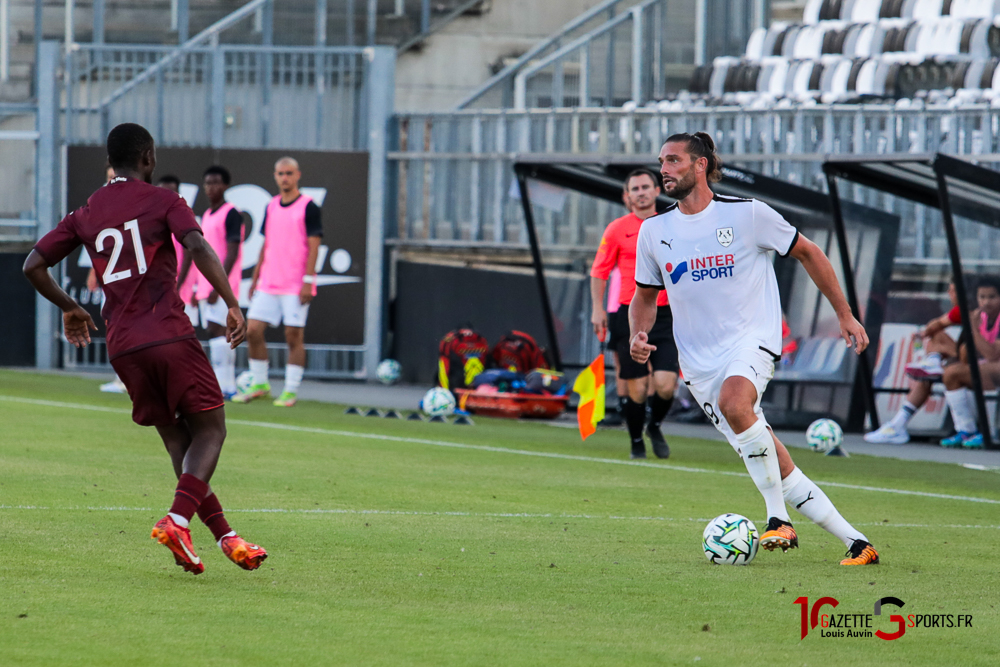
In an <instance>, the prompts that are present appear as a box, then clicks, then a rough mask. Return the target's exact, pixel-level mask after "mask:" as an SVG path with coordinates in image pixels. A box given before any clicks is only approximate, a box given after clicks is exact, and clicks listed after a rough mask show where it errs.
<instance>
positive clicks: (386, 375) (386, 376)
mask: <svg viewBox="0 0 1000 667" xmlns="http://www.w3.org/2000/svg"><path fill="white" fill-rule="evenodd" d="M399 373H400V366H399V362H398V361H396V360H395V359H383V360H382V363H380V364H379V365H378V368H376V369H375V377H377V378H378V381H379V382H381V383H382V384H396V383H397V382H399Z"/></svg>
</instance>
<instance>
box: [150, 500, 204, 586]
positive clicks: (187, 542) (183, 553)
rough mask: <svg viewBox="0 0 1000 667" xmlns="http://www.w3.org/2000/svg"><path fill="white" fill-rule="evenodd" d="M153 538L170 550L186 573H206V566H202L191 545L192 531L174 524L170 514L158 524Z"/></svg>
mask: <svg viewBox="0 0 1000 667" xmlns="http://www.w3.org/2000/svg"><path fill="white" fill-rule="evenodd" d="M151 537H152V538H153V539H154V540H156V541H157V542H159V543H160V544H162V545H164V546H165V547H167V548H168V549H170V551H171V552H172V553H173V554H174V560H175V561H176V562H177V564H178V565H180V566H181V567H183V568H184V571H185V572H190V573H192V574H201V573H202V572H204V571H205V566H204V565H202V564H201V559H200V558H198V554H196V553H195V552H194V545H193V544H191V531H190V530H188V529H187V528H181V527H180V526H178V525H177V524H176V523H174V520H173V519H171V518H170V515H169V514H168V515H167V516H165V517H163V518H162V519H160V520H159V521H157V522H156V525H155V526H153V534H152V535H151Z"/></svg>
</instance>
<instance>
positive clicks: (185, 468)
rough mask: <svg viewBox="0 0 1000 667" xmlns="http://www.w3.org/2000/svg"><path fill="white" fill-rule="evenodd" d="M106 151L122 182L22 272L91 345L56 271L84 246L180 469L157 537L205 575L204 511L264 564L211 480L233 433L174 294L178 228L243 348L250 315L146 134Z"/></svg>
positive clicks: (116, 331)
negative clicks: (198, 527)
mask: <svg viewBox="0 0 1000 667" xmlns="http://www.w3.org/2000/svg"><path fill="white" fill-rule="evenodd" d="M107 148H108V161H109V162H110V164H111V166H112V167H113V168H114V170H115V178H113V179H112V180H111V182H110V183H108V184H107V185H106V186H104V187H102V188H100V189H99V190H97V191H96V192H95V193H94V194H92V195H91V196H90V199H88V200H87V205H86V206H84V207H82V208H79V209H77V210H76V211H73V212H72V213H70V214H69V215H68V216H66V217H65V218H64V219H63V220H62V222H60V223H59V224H58V225H57V226H56V228H55V229H53V230H52V231H51V232H49V233H48V234H46V235H45V236H43V237H42V238H41V239H40V240H39V241H38V243H37V244H36V245H35V247H34V249H33V250H32V251H31V254H29V255H28V259H27V260H26V261H25V263H24V274H25V276H27V278H28V280H29V281H31V284H32V285H33V286H34V287H35V289H36V290H38V292H39V293H40V294H41V295H42V296H44V297H45V298H47V299H48V300H49V301H51V302H52V303H54V304H56V305H57V306H59V308H60V309H61V310H62V311H63V328H64V331H65V334H66V339H67V340H68V341H69V342H70V343H71V344H73V345H75V346H76V347H83V346H85V345H87V344H88V343H90V330H91V329H96V328H97V327H96V326H95V325H94V321H93V320H92V319H91V318H90V315H88V314H87V311H85V310H84V309H83V308H82V307H81V306H80V304H78V303H77V302H76V301H74V300H73V299H72V297H70V296H69V295H68V294H67V293H66V292H65V291H64V290H62V289H61V288H60V287H59V285H58V284H57V283H56V281H55V280H54V279H53V278H52V275H51V274H50V273H49V271H48V269H49V267H51V266H55V265H56V264H58V263H59V262H61V261H62V260H63V259H64V258H65V257H66V256H67V255H69V254H70V252H72V251H73V250H74V249H75V248H77V247H78V246H80V245H84V246H85V247H86V249H87V252H88V253H89V254H90V257H91V259H92V260H93V264H94V268H95V270H96V272H97V275H98V277H99V279H100V281H101V287H102V288H103V290H104V293H105V295H106V296H107V302H106V303H105V305H104V308H103V309H102V311H101V316H102V317H103V318H104V321H105V325H106V328H107V344H108V353H109V356H110V358H111V365H112V366H113V367H114V369H115V371H116V372H117V373H118V376H119V377H121V379H122V381H123V382H124V383H125V387H126V388H127V389H128V394H129V397H130V398H131V399H132V419H133V421H135V422H136V423H137V424H140V425H142V426H155V427H156V430H157V431H158V432H159V434H160V437H161V438H162V439H163V444H164V445H165V446H166V448H167V452H169V454H170V458H171V460H172V461H173V466H174V472H175V473H176V474H177V477H178V483H177V489H176V491H175V493H174V502H173V505H171V507H170V512H169V513H168V514H167V516H165V517H163V518H162V519H161V520H160V521H158V522H157V524H156V526H155V527H154V528H153V534H152V536H153V538H154V539H156V540H157V541H158V542H160V543H161V544H163V545H165V546H166V547H168V548H169V549H170V551H171V552H172V553H173V554H174V559H175V560H176V562H177V564H178V565H180V566H181V567H183V568H184V570H185V571H187V572H192V573H194V574H201V573H202V572H204V571H205V566H204V565H202V562H201V559H200V558H199V557H198V555H197V554H196V553H195V550H194V546H193V545H192V542H191V533H190V531H189V530H188V522H189V521H190V520H191V518H192V517H193V516H194V515H195V513H197V514H198V516H199V518H200V519H201V520H202V521H203V522H204V523H205V525H206V526H208V528H209V529H210V530H211V531H212V534H213V535H214V536H215V539H216V540H217V543H218V545H219V547H220V548H221V549H222V551H223V553H225V555H226V556H227V557H228V558H229V559H230V560H232V561H233V562H234V563H236V564H237V565H239V566H240V567H242V568H243V569H245V570H255V569H257V567H259V566H260V563H261V562H262V561H263V560H264V559H265V558H267V552H266V551H265V550H264V549H262V548H260V547H259V546H257V545H255V544H250V543H248V542H246V541H245V540H243V538H241V537H240V536H239V535H237V534H236V533H235V532H233V531H232V530H231V529H230V527H229V524H228V523H227V521H226V518H225V515H224V514H223V511H222V505H221V504H220V503H219V499H218V498H217V497H216V496H215V493H214V492H213V491H212V489H211V487H209V485H208V483H209V480H210V479H211V477H212V473H213V472H215V466H216V463H218V460H219V454H220V452H221V451H222V443H223V441H224V440H225V438H226V414H225V410H224V408H223V405H224V403H223V399H222V392H221V390H220V389H219V383H218V381H217V380H216V378H215V373H214V371H213V370H212V366H211V365H210V364H209V363H208V359H207V358H206V357H205V353H204V351H203V350H202V349H201V345H200V344H199V343H198V341H197V339H196V338H195V332H194V328H193V327H192V326H191V322H190V320H189V319H188V317H187V315H185V314H184V304H183V303H181V299H180V296H179V295H178V293H177V255H176V253H175V252H174V246H173V243H172V242H171V239H170V236H171V234H173V235H174V236H175V237H176V238H177V239H178V240H179V241H180V242H181V243H182V244H183V245H184V247H185V248H186V249H187V251H188V252H189V253H190V254H191V257H192V259H193V261H194V264H195V266H197V267H198V270H199V271H200V272H201V274H202V275H203V276H204V277H205V278H206V279H207V280H208V281H209V282H210V283H211V284H212V287H214V288H215V290H216V291H217V292H218V293H219V296H220V297H221V298H222V299H223V300H224V301H225V302H226V305H227V306H228V307H229V313H228V316H227V323H226V339H227V340H228V341H229V342H230V345H232V347H234V348H235V347H236V346H238V345H239V344H240V343H241V342H243V339H244V338H245V337H246V321H245V320H244V319H243V314H242V313H241V312H240V308H239V303H238V302H237V300H236V297H235V296H234V295H233V291H232V289H231V288H230V286H229V281H228V278H227V276H226V273H225V271H224V270H223V268H222V264H221V263H220V262H219V258H218V256H216V254H215V252H213V250H212V248H211V246H209V245H208V243H207V242H206V241H205V238H204V236H202V233H201V228H200V227H199V226H198V223H197V222H196V221H195V218H194V213H193V212H192V211H191V208H190V207H189V206H188V205H187V203H186V202H185V201H184V200H183V199H182V198H181V197H179V196H178V195H177V194H176V193H174V192H171V191H170V190H166V189H163V188H157V187H154V186H153V185H151V184H150V183H151V179H152V176H153V170H154V169H155V167H156V152H155V149H154V146H153V138H152V136H150V134H149V132H147V131H146V129H145V128H143V127H142V126H140V125H135V124H133V123H124V124H122V125H119V126H117V127H115V128H114V129H113V130H111V133H110V134H108V144H107Z"/></svg>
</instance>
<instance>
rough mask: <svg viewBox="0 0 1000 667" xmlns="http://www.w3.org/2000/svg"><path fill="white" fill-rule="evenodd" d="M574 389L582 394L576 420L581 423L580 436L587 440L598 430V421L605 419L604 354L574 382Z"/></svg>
mask: <svg viewBox="0 0 1000 667" xmlns="http://www.w3.org/2000/svg"><path fill="white" fill-rule="evenodd" d="M573 391H575V392H576V393H578V394H579V395H580V405H579V407H577V409H576V420H577V423H579V424H580V438H581V439H583V440H586V439H587V438H588V437H589V436H591V435H593V433H594V431H596V430H597V422H599V421H601V420H602V419H604V355H603V354H602V355H600V356H599V357H597V358H596V359H594V360H593V361H592V362H591V363H590V365H589V366H587V367H586V368H584V369H583V372H582V373H580V375H578V376H577V378H576V382H574V383H573Z"/></svg>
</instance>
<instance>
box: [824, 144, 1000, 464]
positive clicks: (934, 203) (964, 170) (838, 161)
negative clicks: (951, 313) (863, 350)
mask: <svg viewBox="0 0 1000 667" xmlns="http://www.w3.org/2000/svg"><path fill="white" fill-rule="evenodd" d="M978 157H979V159H980V160H982V161H985V162H989V161H992V160H996V159H998V156H996V155H994V156H988V155H981V156H978ZM823 171H824V173H825V174H826V178H827V183H828V185H829V193H830V205H831V209H832V211H833V215H834V219H835V221H838V222H837V224H838V225H839V226H843V224H844V223H843V219H844V218H845V217H846V210H847V209H846V208H845V207H844V204H846V203H847V202H845V201H843V199H842V197H841V196H840V190H839V188H838V185H837V179H843V180H846V181H849V182H852V183H857V184H859V185H862V186H865V187H869V188H873V189H875V190H878V191H881V192H885V193H888V194H891V195H893V196H896V197H899V198H902V199H904V200H908V201H910V202H914V203H916V204H919V205H922V206H927V207H930V208H933V209H937V210H939V211H940V213H941V222H942V224H943V226H944V233H945V238H946V239H947V244H948V259H949V262H950V265H951V276H952V280H953V282H954V285H955V291H956V292H957V295H958V307H959V312H960V313H961V316H962V332H963V333H962V342H964V343H965V344H966V345H967V347H968V349H970V350H972V349H975V348H974V345H973V341H972V327H971V320H970V306H969V297H970V295H969V293H968V289H967V285H966V281H965V279H964V278H965V274H966V271H965V270H964V268H963V261H962V247H961V244H960V242H959V238H958V233H957V232H956V218H961V219H962V221H963V222H965V221H969V222H972V223H974V224H979V225H986V226H988V227H992V228H994V229H1000V174H998V173H997V172H996V171H994V170H992V169H987V168H986V167H983V166H980V165H978V164H975V163H973V162H969V161H967V160H962V159H959V158H956V157H953V156H949V155H943V154H940V153H938V154H926V155H914V154H907V155H858V156H851V157H847V158H844V157H839V156H838V157H837V158H835V159H828V160H827V161H826V162H825V163H824V165H823ZM969 371H970V375H971V379H972V390H973V393H974V394H975V400H976V412H977V421H978V423H979V431H980V433H982V434H983V443H984V445H985V446H986V447H987V448H993V447H994V446H995V444H994V443H993V434H992V433H991V427H990V419H989V413H988V411H987V406H986V403H987V401H986V398H987V397H986V396H985V395H984V391H983V380H982V375H981V373H980V369H979V365H978V364H969ZM874 391H875V392H883V391H890V392H891V391H895V390H893V389H888V388H880V387H876V388H874ZM990 398H991V399H992V400H997V399H996V397H995V396H991V397H990Z"/></svg>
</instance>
